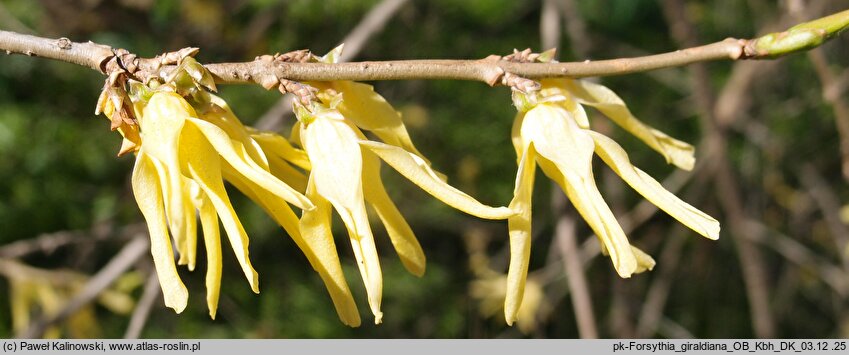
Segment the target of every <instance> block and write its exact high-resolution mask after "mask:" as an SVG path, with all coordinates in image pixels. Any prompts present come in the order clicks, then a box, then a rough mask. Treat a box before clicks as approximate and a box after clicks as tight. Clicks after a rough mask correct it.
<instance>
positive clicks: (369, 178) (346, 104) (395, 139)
mask: <svg viewBox="0 0 849 355" xmlns="http://www.w3.org/2000/svg"><path fill="white" fill-rule="evenodd" d="M331 90H332V91H331ZM318 96H319V98H323V99H324V100H325V101H326V102H325V103H315V104H313V105H312V106H311V107H310V109H309V110H308V109H307V108H305V107H303V106H296V109H295V113H296V116H297V117H298V120H299V124H298V135H297V139H296V140H299V141H300V142H301V144H302V146H303V147H304V149H305V151H306V154H307V156H308V158H309V161H310V168H311V171H310V176H309V182H308V184H307V197H308V198H309V199H310V200H311V201H313V202H315V204H316V209H315V210H312V211H304V213H303V215H302V216H301V222H300V223H301V224H300V226H301V233H302V234H303V235H304V236H305V237H306V238H308V239H313V238H314V239H319V238H323V239H329V240H332V237H331V236H330V212H331V206H332V208H333V209H335V210H336V212H337V213H339V215H340V216H341V218H342V221H343V222H344V223H345V226H346V228H347V229H348V235H349V236H350V241H351V245H352V247H353V250H354V256H355V258H356V260H357V265H358V267H359V269H360V274H361V276H362V279H363V282H364V283H365V287H366V291H367V294H368V301H369V306H370V308H371V311H372V313H373V314H374V316H375V323H380V322H381V319H382V317H383V314H382V312H381V311H380V302H381V298H382V291H383V290H382V288H383V279H382V274H381V270H380V262H379V259H378V253H377V249H376V247H375V243H374V238H373V235H372V231H371V227H370V226H369V222H368V216H367V215H366V209H365V204H366V203H368V204H369V205H371V206H372V207H373V208H374V210H375V211H376V212H377V215H378V217H380V219H381V221H382V222H383V224H384V225H385V226H386V230H387V232H388V234H389V237H390V240H391V242H392V244H393V246H394V247H395V250H396V252H397V253H398V255H399V257H400V259H401V261H402V263H403V264H404V266H405V267H406V268H407V269H408V270H409V271H410V272H411V273H413V274H415V275H419V276H420V275H422V274H423V273H424V269H425V257H424V253H423V251H422V250H421V246H420V245H419V243H418V241H417V240H416V237H415V235H414V234H413V232H412V229H411V228H410V226H409V225H408V224H407V222H406V221H405V220H404V218H403V216H401V214H400V212H399V211H398V209H397V207H396V206H395V204H394V203H393V202H392V201H391V200H390V198H389V195H388V194H387V193H386V190H385V188H384V187H383V182H382V181H381V179H380V161H379V159H378V158H380V159H382V160H384V161H385V162H386V163H388V164H389V165H390V166H392V167H393V168H395V170H397V171H398V172H400V173H401V174H402V175H404V176H405V177H406V178H407V179H409V180H410V181H412V182H413V183H415V184H417V185H419V186H420V187H421V188H422V189H424V190H425V191H427V192H428V193H430V194H431V195H433V196H434V197H436V198H438V199H440V200H442V201H443V202H445V203H446V204H448V205H450V206H452V207H454V208H457V209H459V210H461V211H464V212H467V213H469V214H472V215H476V216H479V217H482V218H490V219H505V218H507V217H508V216H510V215H512V211H511V210H510V209H508V208H506V207H497V208H495V207H489V206H486V205H483V204H481V203H480V202H478V201H476V200H475V199H474V198H472V197H470V196H468V195H466V194H465V193H463V192H461V191H459V190H457V189H455V188H454V187H452V186H450V185H448V184H447V183H445V181H444V180H443V178H442V177H441V176H440V175H439V174H437V173H436V172H435V171H433V169H431V167H430V165H429V164H428V163H427V161H426V160H425V159H424V158H422V157H421V156H420V155H419V154H417V153H415V152H411V151H415V148H414V147H413V146H412V143H411V142H410V140H409V136H408V135H407V133H406V129H405V128H404V127H403V123H401V119H400V116H399V115H398V114H397V113H396V112H395V111H394V110H393V109H392V108H391V106H389V104H388V103H386V101H385V100H383V98H382V97H380V96H379V95H377V94H376V93H374V91H373V90H372V89H371V87H370V86H368V85H364V84H358V83H351V82H341V83H331V84H325V85H324V86H323V90H322V91H320V92H319V95H318ZM349 97H350V98H351V100H349V99H348V98H349ZM343 112H344V113H343ZM361 128H362V129H366V130H370V131H372V132H374V133H375V135H377V136H378V137H379V138H381V139H382V140H384V142H386V143H380V142H374V141H369V140H366V138H365V136H364V135H363V133H362V131H360V129H361ZM363 148H365V149H363ZM408 149H409V150H411V151H408ZM346 291H347V289H346ZM347 297H348V296H347V295H346V298H347ZM339 309H340V306H339V304H337V310H339ZM348 311H349V312H351V313H355V312H356V310H355V309H354V310H348ZM340 317H341V312H340ZM343 318H344V317H343Z"/></svg>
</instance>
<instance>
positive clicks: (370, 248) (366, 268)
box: [331, 201, 383, 324]
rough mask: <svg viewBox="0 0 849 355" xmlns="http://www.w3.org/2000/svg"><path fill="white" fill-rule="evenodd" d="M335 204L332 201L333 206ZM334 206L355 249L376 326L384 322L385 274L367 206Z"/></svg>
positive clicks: (360, 204)
mask: <svg viewBox="0 0 849 355" xmlns="http://www.w3.org/2000/svg"><path fill="white" fill-rule="evenodd" d="M332 203H333V202H332V201H331V204H332ZM352 207H353V208H348V207H346V206H340V205H337V204H334V205H333V208H335V209H336V212H338V213H339V216H340V217H342V221H343V222H344V223H345V227H346V228H347V229H348V236H349V237H350V239H351V247H353V249H354V257H355V258H356V259H357V266H358V267H359V269H360V276H361V277H362V278H363V283H364V284H365V287H366V294H367V295H368V304H369V307H370V308H371V312H372V313H373V314H374V324H380V323H381V322H383V312H381V311H380V303H381V299H382V298H383V274H382V272H381V270H380V259H379V256H378V254H377V248H376V247H375V245H374V236H373V235H372V232H371V227H369V223H368V216H366V206H365V205H364V204H363V202H362V201H361V202H360V203H359V205H358V206H352Z"/></svg>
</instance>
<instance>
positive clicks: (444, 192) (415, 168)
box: [360, 140, 514, 219]
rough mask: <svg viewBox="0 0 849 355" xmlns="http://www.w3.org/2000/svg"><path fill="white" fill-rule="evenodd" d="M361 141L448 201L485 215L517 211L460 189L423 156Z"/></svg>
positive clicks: (507, 214)
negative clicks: (431, 166) (489, 202)
mask: <svg viewBox="0 0 849 355" xmlns="http://www.w3.org/2000/svg"><path fill="white" fill-rule="evenodd" d="M360 145H361V146H363V147H366V148H368V149H369V150H371V151H372V152H374V153H375V154H377V155H378V156H379V157H380V158H381V159H383V161H385V162H386V163H387V164H389V165H390V166H391V167H392V168H394V169H395V170H397V171H398V172H399V173H401V175H404V177H406V178H407V179H409V180H410V181H412V182H413V183H414V184H416V185H418V186H419V187H421V188H422V190H425V191H426V192H427V193H429V194H431V195H433V196H434V197H436V198H437V199H439V200H441V201H442V202H445V203H446V204H447V205H449V206H451V207H454V208H456V209H458V210H460V211H463V212H466V213H468V214H471V215H473V216H478V217H480V218H485V219H506V218H508V217H510V216H512V215H513V214H514V212H513V211H512V210H510V209H509V208H507V207H490V206H487V205H484V204H482V203H480V202H478V201H477V200H475V199H474V198H472V197H471V196H469V195H467V194H465V193H464V192H462V191H460V190H457V189H456V188H454V187H453V186H451V185H448V184H447V183H446V182H445V181H443V180H442V179H440V178H439V176H438V175H437V174H436V173H435V172H434V171H433V169H431V168H430V166H428V164H427V162H425V161H424V160H423V159H422V158H421V157H419V156H418V155H415V154H413V153H410V152H407V151H405V150H403V149H401V148H398V147H396V146H392V145H388V144H383V143H379V142H372V141H365V140H363V141H360Z"/></svg>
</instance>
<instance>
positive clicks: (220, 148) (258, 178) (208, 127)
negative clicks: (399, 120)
mask: <svg viewBox="0 0 849 355" xmlns="http://www.w3.org/2000/svg"><path fill="white" fill-rule="evenodd" d="M189 122H191V123H192V125H187V126H186V127H190V126H191V127H196V128H197V129H198V130H200V131H201V132H203V135H204V136H205V137H206V139H207V140H208V141H209V143H210V144H211V145H212V146H213V147H215V148H214V149H215V151H217V152H218V154H220V155H221V158H223V159H224V160H225V161H227V162H228V163H230V165H232V166H233V168H235V169H236V170H237V171H239V172H240V173H241V174H243V175H245V176H247V177H249V178H250V179H251V180H253V181H255V182H256V183H257V184H258V185H260V186H262V187H263V188H265V189H266V190H268V191H269V192H271V193H273V194H275V195H277V196H280V197H282V198H283V199H284V200H286V201H288V202H289V203H291V204H293V205H295V206H297V207H298V208H301V209H312V208H313V207H314V206H313V205H312V202H310V200H309V199H307V198H306V196H304V195H302V194H301V193H300V192H298V191H295V189H293V188H292V187H291V186H289V185H286V184H285V183H283V182H282V181H280V180H278V179H277V178H275V177H274V175H271V173H269V172H268V171H266V170H264V169H263V168H262V167H260V166H259V165H258V164H257V163H256V162H254V161H253V159H248V158H247V157H246V156H245V155H244V152H245V149H244V148H243V147H241V146H243V144H242V143H241V142H238V141H235V140H232V139H230V138H229V137H228V136H227V133H225V132H224V131H223V130H221V129H220V128H218V127H217V126H215V125H214V124H211V123H209V122H206V121H203V120H200V119H193V118H189ZM183 135H184V136H185V132H184V133H183ZM184 138H185V137H184ZM182 145H185V144H182Z"/></svg>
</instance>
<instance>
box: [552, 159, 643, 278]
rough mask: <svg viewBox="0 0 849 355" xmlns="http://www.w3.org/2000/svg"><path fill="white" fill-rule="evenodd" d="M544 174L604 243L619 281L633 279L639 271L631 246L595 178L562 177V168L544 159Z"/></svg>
mask: <svg viewBox="0 0 849 355" xmlns="http://www.w3.org/2000/svg"><path fill="white" fill-rule="evenodd" d="M537 163H539V166H540V168H542V171H543V172H544V173H545V174H546V175H547V176H548V177H549V178H550V179H551V180H553V181H555V182H557V184H558V185H560V188H561V189H563V191H564V192H565V193H566V196H567V197H568V198H569V201H571V202H572V204H573V205H574V206H575V209H576V210H578V213H580V215H581V217H583V218H584V220H586V221H587V224H589V226H590V228H591V229H592V230H593V232H594V233H595V234H596V236H597V237H598V239H599V241H601V244H602V248H604V249H606V250H607V251H608V253H609V254H610V259H611V261H613V267H614V268H615V269H616V272H617V273H618V274H619V276H620V277H625V278H627V277H631V274H633V273H634V272H635V271H636V270H637V266H638V265H637V260H636V258H635V256H634V253H633V252H632V251H631V248H630V247H631V245H630V243H629V242H628V238H627V237H626V236H625V232H624V231H623V230H622V227H621V226H620V225H619V222H618V221H617V220H616V216H614V215H613V212H612V211H611V210H610V207H608V206H607V203H605V202H604V198H602V197H601V193H599V191H598V187H597V186H596V185H595V181H594V180H593V176H592V175H590V176H589V177H587V178H581V177H578V176H577V175H575V174H568V176H567V175H566V174H562V173H561V170H558V169H559V166H556V165H555V164H554V163H552V162H551V161H547V160H546V159H543V158H541V157H539V158H538V160H537Z"/></svg>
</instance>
